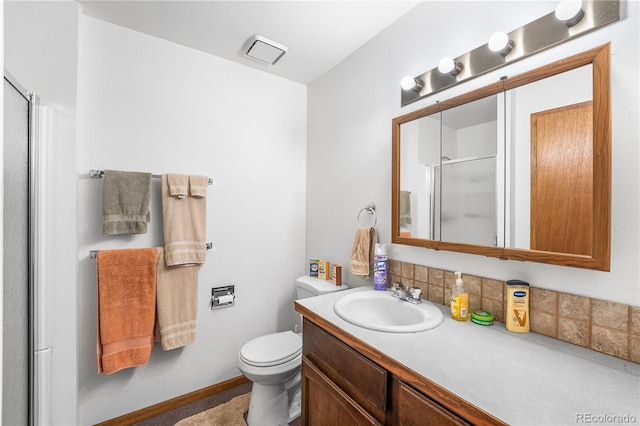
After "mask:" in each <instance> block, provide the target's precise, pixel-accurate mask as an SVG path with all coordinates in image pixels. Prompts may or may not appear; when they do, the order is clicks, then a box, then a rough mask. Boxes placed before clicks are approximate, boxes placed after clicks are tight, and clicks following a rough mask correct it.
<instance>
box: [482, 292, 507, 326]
mask: <svg viewBox="0 0 640 426" xmlns="http://www.w3.org/2000/svg"><path fill="white" fill-rule="evenodd" d="M482 309H483V310H485V311H488V312H491V313H492V314H493V317H494V319H495V320H496V321H498V322H502V323H504V309H505V304H504V302H501V301H499V300H494V299H487V298H486V297H483V298H482Z"/></svg>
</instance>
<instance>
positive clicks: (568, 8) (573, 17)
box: [555, 0, 584, 27]
mask: <svg viewBox="0 0 640 426" xmlns="http://www.w3.org/2000/svg"><path fill="white" fill-rule="evenodd" d="M555 16H556V18H558V20H559V21H561V22H562V23H563V24H565V25H566V26H567V27H573V26H574V25H576V24H578V23H579V22H580V21H582V18H584V10H583V9H582V0H562V1H561V2H560V3H558V6H556V11H555Z"/></svg>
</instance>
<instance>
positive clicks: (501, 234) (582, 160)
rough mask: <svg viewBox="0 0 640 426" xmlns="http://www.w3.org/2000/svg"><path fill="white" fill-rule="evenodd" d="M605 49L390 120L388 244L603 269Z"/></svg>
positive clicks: (607, 194) (606, 237)
mask: <svg viewBox="0 0 640 426" xmlns="http://www.w3.org/2000/svg"><path fill="white" fill-rule="evenodd" d="M610 122H611V102H610V95H609V45H608V44H607V45H604V46H601V47H598V48H595V49H592V50H589V51H587V52H584V53H582V54H578V55H575V56H572V57H570V58H566V59H564V60H561V61H558V62H555V63H552V64H549V65H546V66H543V67H541V68H537V69H535V70H532V71H530V72H527V73H524V74H521V75H518V76H516V77H511V78H504V79H502V80H501V81H499V82H496V83H494V84H492V85H489V86H486V87H484V88H481V89H478V90H474V91H473V92H470V93H467V94H464V95H461V96H458V97H456V98H453V99H449V100H447V101H443V102H439V103H436V104H435V105H432V106H428V107H426V108H423V109H421V110H418V111H415V112H412V113H409V114H405V115H403V116H400V117H397V118H395V119H393V122H392V141H393V150H392V157H393V158H392V206H393V208H392V242H393V243H396V244H408V245H414V246H421V247H427V248H433V249H438V250H449V251H457V252H463V253H472V254H481V255H485V256H491V257H498V258H504V259H517V260H528V261H535V262H544V263H551V264H556V265H566V266H574V267H581V268H590V269H597V270H604V271H608V270H609V263H610V221H611V219H610V206H611V127H610Z"/></svg>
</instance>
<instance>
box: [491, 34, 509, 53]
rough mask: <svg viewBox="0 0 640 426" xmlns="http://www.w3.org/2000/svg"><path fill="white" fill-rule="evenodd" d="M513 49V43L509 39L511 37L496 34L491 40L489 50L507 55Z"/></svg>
mask: <svg viewBox="0 0 640 426" xmlns="http://www.w3.org/2000/svg"><path fill="white" fill-rule="evenodd" d="M512 48H513V42H512V41H511V40H510V39H509V36H508V35H507V34H506V33H503V32H499V33H495V34H494V35H492V36H491V38H490V39H489V50H491V51H492V52H496V53H500V54H501V55H506V54H507V53H509V52H510V51H511V49H512Z"/></svg>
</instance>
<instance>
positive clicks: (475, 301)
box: [469, 294, 482, 312]
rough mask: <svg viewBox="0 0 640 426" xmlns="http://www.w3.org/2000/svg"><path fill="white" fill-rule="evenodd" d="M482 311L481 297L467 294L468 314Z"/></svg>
mask: <svg viewBox="0 0 640 426" xmlns="http://www.w3.org/2000/svg"><path fill="white" fill-rule="evenodd" d="M480 310H482V297H480V296H479V295H476V294H469V312H473V311H480Z"/></svg>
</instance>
